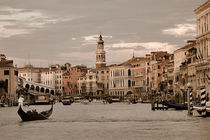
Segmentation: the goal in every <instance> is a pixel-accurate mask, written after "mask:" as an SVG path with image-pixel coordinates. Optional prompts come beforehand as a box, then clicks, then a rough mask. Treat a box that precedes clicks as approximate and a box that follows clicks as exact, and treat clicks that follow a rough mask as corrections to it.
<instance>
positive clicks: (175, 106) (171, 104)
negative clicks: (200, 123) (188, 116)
mask: <svg viewBox="0 0 210 140" xmlns="http://www.w3.org/2000/svg"><path fill="white" fill-rule="evenodd" d="M162 104H163V105H165V106H167V107H168V108H174V109H176V110H187V104H181V105H179V104H174V103H171V102H162Z"/></svg>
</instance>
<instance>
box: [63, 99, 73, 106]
mask: <svg viewBox="0 0 210 140" xmlns="http://www.w3.org/2000/svg"><path fill="white" fill-rule="evenodd" d="M61 102H62V103H63V105H71V101H70V100H66V99H65V100H61Z"/></svg>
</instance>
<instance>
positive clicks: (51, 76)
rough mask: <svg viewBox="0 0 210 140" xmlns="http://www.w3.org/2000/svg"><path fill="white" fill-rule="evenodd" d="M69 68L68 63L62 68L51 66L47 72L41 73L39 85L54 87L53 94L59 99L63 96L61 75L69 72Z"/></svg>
mask: <svg viewBox="0 0 210 140" xmlns="http://www.w3.org/2000/svg"><path fill="white" fill-rule="evenodd" d="M70 67H71V65H70V64H69V63H66V64H65V65H64V66H60V65H58V64H56V65H51V66H50V67H49V68H48V69H47V70H43V71H42V72H41V83H42V84H45V85H47V86H50V87H55V94H56V95H57V96H59V97H61V96H63V74H64V73H65V72H66V71H69V70H70Z"/></svg>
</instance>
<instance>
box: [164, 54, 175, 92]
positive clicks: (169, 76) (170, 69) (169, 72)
mask: <svg viewBox="0 0 210 140" xmlns="http://www.w3.org/2000/svg"><path fill="white" fill-rule="evenodd" d="M164 78H165V80H166V82H167V89H166V90H167V93H168V94H174V90H173V89H174V88H173V84H174V55H173V54H171V55H170V56H169V63H168V64H167V65H166V72H165V74H164Z"/></svg>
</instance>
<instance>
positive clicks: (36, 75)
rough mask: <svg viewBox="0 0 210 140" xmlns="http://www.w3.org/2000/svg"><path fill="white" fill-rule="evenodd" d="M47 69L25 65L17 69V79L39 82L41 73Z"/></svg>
mask: <svg viewBox="0 0 210 140" xmlns="http://www.w3.org/2000/svg"><path fill="white" fill-rule="evenodd" d="M46 69H48V68H39V67H33V65H25V66H24V67H21V68H18V77H22V78H24V79H25V80H26V81H31V82H36V83H40V82H41V72H42V71H44V70H46Z"/></svg>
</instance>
